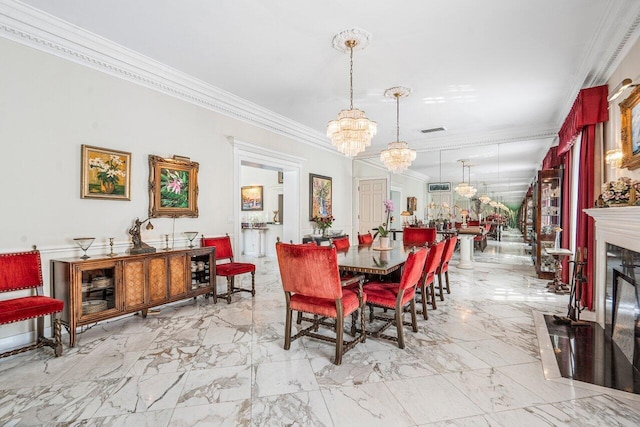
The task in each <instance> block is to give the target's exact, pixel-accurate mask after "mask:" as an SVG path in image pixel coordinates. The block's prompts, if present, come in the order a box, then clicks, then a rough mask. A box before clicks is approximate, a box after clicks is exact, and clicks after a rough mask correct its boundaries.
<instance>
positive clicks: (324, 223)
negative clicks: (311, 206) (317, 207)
mask: <svg viewBox="0 0 640 427" xmlns="http://www.w3.org/2000/svg"><path fill="white" fill-rule="evenodd" d="M334 220H335V218H334V217H333V216H332V215H327V216H314V217H313V222H315V223H316V227H317V228H319V229H320V231H321V232H322V236H323V237H325V236H326V235H327V229H329V228H331V224H332V223H333V221H334Z"/></svg>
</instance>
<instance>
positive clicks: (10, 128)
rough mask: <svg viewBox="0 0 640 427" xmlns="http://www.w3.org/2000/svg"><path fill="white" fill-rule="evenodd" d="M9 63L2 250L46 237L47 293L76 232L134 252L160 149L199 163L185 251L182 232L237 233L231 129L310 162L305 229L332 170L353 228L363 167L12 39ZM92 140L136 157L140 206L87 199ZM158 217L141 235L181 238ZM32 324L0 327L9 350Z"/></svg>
mask: <svg viewBox="0 0 640 427" xmlns="http://www.w3.org/2000/svg"><path fill="white" fill-rule="evenodd" d="M0 58H2V66H1V67H0V144H1V146H2V154H3V167H2V176H3V181H4V185H3V186H2V197H1V198H0V209H1V212H2V221H0V235H1V236H2V239H1V240H0V252H9V251H16V250H28V249H30V247H31V245H32V244H37V245H38V247H39V249H41V250H42V257H43V274H44V280H45V284H46V286H45V293H46V294H48V295H49V294H50V289H49V286H48V283H49V263H48V260H49V259H51V258H60V257H67V256H73V255H79V254H80V250H79V249H76V248H75V246H74V245H73V241H72V239H73V238H74V237H79V236H94V237H96V241H95V243H94V245H93V246H92V247H91V249H90V250H89V255H92V256H97V255H100V254H105V253H107V252H108V245H107V242H108V238H109V237H114V238H115V241H116V251H117V252H124V251H125V250H126V249H127V248H128V247H129V245H130V243H129V236H128V234H127V229H128V228H129V227H130V226H131V221H132V220H133V219H134V218H135V217H140V218H141V219H144V218H146V217H147V212H148V207H149V196H148V190H147V189H148V176H149V166H148V155H149V154H154V155H159V156H163V157H171V156H173V155H174V154H178V155H182V156H188V157H190V158H191V160H192V161H196V162H199V163H200V172H199V175H198V181H199V188H200V194H199V199H198V206H199V210H200V216H199V217H198V218H179V219H177V220H175V237H176V246H177V247H178V246H180V245H183V246H184V245H186V242H185V241H184V237H183V235H182V232H183V231H186V230H197V231H199V232H201V233H204V234H207V235H221V234H224V233H229V234H230V235H232V234H233V230H234V221H236V220H237V219H234V218H233V200H234V199H233V194H234V191H235V190H234V188H233V176H234V174H233V170H234V162H233V159H234V157H233V147H232V146H231V144H230V143H229V142H228V140H227V136H233V137H235V138H237V139H239V140H242V141H247V142H250V143H253V144H256V145H260V146H262V147H265V148H269V149H271V150H276V151H283V152H288V153H290V154H293V155H296V156H299V157H302V158H304V159H306V161H305V162H304V164H303V168H302V176H301V178H300V180H301V182H300V188H301V195H300V200H301V203H300V210H299V215H300V218H301V223H302V224H304V225H305V226H306V225H307V224H309V223H308V221H307V218H308V174H309V172H312V173H317V174H321V175H326V176H331V177H332V178H333V201H334V216H335V217H336V218H337V224H336V225H337V227H345V228H347V227H351V200H352V195H351V175H352V162H351V160H350V159H347V158H345V157H344V156H342V155H339V154H337V153H334V152H330V151H329V150H322V149H318V148H314V147H312V146H310V145H308V144H302V143H299V142H297V141H293V140H291V139H289V138H286V137H283V136H281V135H277V134H274V133H272V132H269V131H267V130H264V129H261V128H258V127H256V126H251V125H249V124H247V123H244V122H241V121H238V120H235V119H231V118H229V117H226V116H223V115H220V114H217V113H215V112H212V111H209V110H206V109H203V108H201V107H198V106H195V105H193V104H190V103H188V102H184V101H181V100H178V99H175V98H173V97H170V96H166V95H163V94H160V93H158V92H155V91H153V90H150V89H147V88H144V87H141V86H138V85H135V84H133V83H129V82H127V81H124V80H120V79H118V78H116V77H112V76H109V75H106V74H103V73H101V72H99V71H95V70H93V69H90V68H86V67H84V66H81V65H78V64H75V63H72V62H68V61H66V60H64V59H61V58H58V57H55V56H52V55H49V54H46V53H43V52H40V51H36V50H34V49H31V48H28V47H25V46H23V45H20V44H18V43H15V42H12V41H9V40H6V39H0ZM81 144H90V145H95V146H99V147H105V148H112V149H117V150H123V151H128V152H131V153H132V173H131V201H113V200H92V199H81V198H80V146H81ZM153 224H154V226H155V229H154V230H152V231H146V230H143V232H142V238H143V240H144V241H146V242H147V243H150V244H152V245H154V244H155V245H156V246H158V247H162V245H163V243H164V239H163V235H164V234H167V233H169V234H170V233H172V230H173V226H174V224H173V220H172V219H169V218H159V219H154V220H153ZM310 229H311V227H310V226H309V227H308V228H307V229H306V230H310ZM304 232H307V231H305V230H303V233H304ZM4 297H6V296H4ZM0 298H3V296H0ZM31 327H32V325H30V324H27V323H26V322H21V323H18V324H13V325H7V326H2V327H0V350H1V349H2V347H3V346H6V343H7V342H8V341H7V340H4V341H2V339H3V338H5V337H10V336H15V335H17V334H21V333H23V332H26V331H29V330H31Z"/></svg>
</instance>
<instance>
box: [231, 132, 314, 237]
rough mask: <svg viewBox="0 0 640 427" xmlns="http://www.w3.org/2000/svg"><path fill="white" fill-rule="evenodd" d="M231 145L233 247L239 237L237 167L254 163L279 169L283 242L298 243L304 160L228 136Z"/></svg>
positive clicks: (238, 181) (238, 178)
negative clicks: (281, 182)
mask: <svg viewBox="0 0 640 427" xmlns="http://www.w3.org/2000/svg"><path fill="white" fill-rule="evenodd" d="M227 140H228V141H229V143H230V144H231V145H232V146H233V165H234V168H233V230H234V245H235V247H240V246H239V241H238V240H239V238H240V236H241V234H242V229H241V226H242V224H241V221H240V168H241V166H242V162H253V163H258V164H261V165H264V166H269V167H272V168H278V169H281V170H282V172H283V176H284V182H283V184H282V185H283V188H282V192H283V194H285V197H284V207H283V211H284V212H283V216H284V218H286V220H285V221H284V222H283V224H282V236H280V238H281V240H282V241H285V242H288V241H289V240H291V241H294V242H299V241H300V173H301V172H300V171H301V169H302V164H303V163H304V162H305V161H306V159H304V158H302V157H297V156H292V155H290V154H285V153H281V152H279V151H275V150H271V149H269V148H264V147H260V146H258V145H255V144H252V143H249V142H245V141H241V140H238V139H236V138H234V137H233V136H229V137H227Z"/></svg>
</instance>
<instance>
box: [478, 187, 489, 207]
mask: <svg viewBox="0 0 640 427" xmlns="http://www.w3.org/2000/svg"><path fill="white" fill-rule="evenodd" d="M483 184H484V194H483V195H482V196H480V197H478V200H480V203H482V204H483V205H486V204H488V203H489V202H490V201H491V197H489V196H487V183H486V182H484V183H483Z"/></svg>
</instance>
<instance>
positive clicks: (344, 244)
mask: <svg viewBox="0 0 640 427" xmlns="http://www.w3.org/2000/svg"><path fill="white" fill-rule="evenodd" d="M331 244H332V245H333V246H334V247H335V248H336V250H338V251H346V250H348V249H349V246H351V242H349V236H344V237H338V238H337V239H331Z"/></svg>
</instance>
